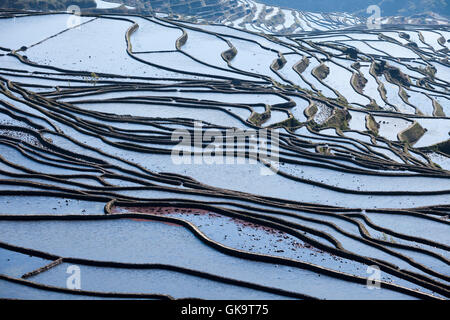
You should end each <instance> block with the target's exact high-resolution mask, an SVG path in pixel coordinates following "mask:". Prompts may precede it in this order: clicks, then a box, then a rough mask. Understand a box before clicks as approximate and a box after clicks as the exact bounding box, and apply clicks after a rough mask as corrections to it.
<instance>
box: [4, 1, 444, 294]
mask: <svg viewBox="0 0 450 320" xmlns="http://www.w3.org/2000/svg"><path fill="white" fill-rule="evenodd" d="M97 2H98V5H101V4H102V3H103V6H106V7H99V8H101V9H103V10H100V11H92V12H87V13H82V14H81V15H72V14H67V13H61V12H60V13H57V12H53V13H39V12H31V11H23V10H18V9H17V10H0V30H1V33H0V298H25V299H36V298H37V299H93V298H101V299H104V298H133V299H135V298H137V299H172V298H202V299H266V300H269V299H270V300H271V299H287V298H288V299H311V298H318V299H430V298H431V299H448V298H449V296H450V291H449V280H450V278H449V274H450V268H449V250H450V229H449V224H450V221H449V214H450V196H449V195H450V141H449V134H450V118H449V117H450V95H449V79H450V64H449V61H448V52H449V40H450V28H449V27H448V25H430V26H427V25H423V26H418V27H416V28H411V26H409V27H404V26H402V25H389V27H385V28H384V27H383V28H381V29H369V30H368V29H366V28H365V25H364V24H361V21H360V19H359V18H357V17H354V16H351V15H349V14H342V15H340V14H337V13H336V14H315V13H310V12H302V11H298V10H288V9H282V8H277V7H274V10H268V8H266V6H265V5H263V4H260V3H257V2H254V1H251V0H245V1H239V2H242V3H243V4H242V5H245V6H246V8H249V9H248V10H249V11H248V13H247V15H244V16H241V17H238V18H233V17H232V16H230V17H229V18H228V20H223V21H216V22H214V23H212V22H209V23H207V22H206V21H205V20H204V19H193V18H192V17H187V16H181V15H180V16H177V15H168V14H163V13H154V14H140V13H136V12H135V11H133V7H129V8H128V9H126V10H125V9H124V11H123V12H115V11H111V12H109V11H108V10H107V9H108V8H114V7H115V6H111V3H110V4H109V5H110V7H108V3H106V4H105V2H104V1H97ZM127 10H128V11H127ZM271 15H273V16H274V17H275V16H277V17H281V18H282V19H281V18H280V22H279V23H275V20H274V19H272V20H271ZM268 21H272V22H271V23H269V22H268ZM76 275H78V276H81V278H76V277H74V276H76Z"/></svg>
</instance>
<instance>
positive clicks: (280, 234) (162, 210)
mask: <svg viewBox="0 0 450 320" xmlns="http://www.w3.org/2000/svg"><path fill="white" fill-rule="evenodd" d="M111 212H112V213H147V214H154V215H169V214H174V213H177V214H185V215H189V214H191V215H208V216H209V217H225V216H223V215H220V214H217V213H214V212H211V211H208V210H203V209H195V208H178V207H129V206H123V207H122V206H113V207H112V208H111ZM133 220H136V221H148V220H146V219H133ZM229 220H230V221H231V222H233V223H235V224H237V225H239V226H242V227H243V228H251V229H253V230H262V231H264V232H266V233H268V234H271V235H272V236H274V237H276V238H279V239H278V240H277V241H278V242H280V241H289V240H288V239H289V238H290V235H289V234H287V233H285V232H284V231H280V230H277V229H274V228H271V227H267V226H263V225H260V224H256V223H253V222H249V221H245V220H242V219H239V218H229ZM167 224H170V225H174V226H178V227H179V226H180V225H177V224H173V223H167ZM239 231H243V230H242V229H241V227H239ZM291 240H292V238H291ZM290 244H291V246H292V247H293V250H294V251H296V250H297V249H301V248H303V249H309V250H311V251H313V252H316V253H325V252H324V251H322V250H320V249H318V248H316V247H314V246H311V245H309V244H307V243H304V242H298V241H295V240H294V241H291V242H290Z"/></svg>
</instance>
